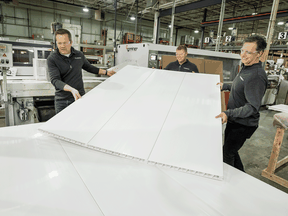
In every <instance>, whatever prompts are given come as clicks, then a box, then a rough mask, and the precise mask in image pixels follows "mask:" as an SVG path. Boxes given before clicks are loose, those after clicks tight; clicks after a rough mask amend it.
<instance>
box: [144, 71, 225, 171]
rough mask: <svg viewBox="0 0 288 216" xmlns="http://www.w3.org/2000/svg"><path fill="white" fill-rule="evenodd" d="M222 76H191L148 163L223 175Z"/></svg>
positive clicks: (187, 75)
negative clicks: (220, 80)
mask: <svg viewBox="0 0 288 216" xmlns="http://www.w3.org/2000/svg"><path fill="white" fill-rule="evenodd" d="M217 82H219V76H217V75H208V74H188V73H186V76H185V79H184V81H183V83H182V85H181V87H180V89H179V92H178V94H177V97H176V99H175V101H174V103H173V106H172V108H171V110H170V112H169V115H168V117H167V119H166V121H165V123H164V125H163V128H162V130H161V133H160V135H159V137H158V139H157V142H156V144H155V147H154V149H153V151H152V153H151V156H150V157H149V159H148V160H149V161H155V162H158V163H162V164H167V165H171V166H176V167H180V168H183V169H189V170H191V169H192V170H193V171H197V172H203V173H206V174H212V175H215V176H216V177H217V176H222V175H223V165H222V164H223V163H222V128H221V119H215V116H217V115H218V114H220V113H221V99H220V90H219V86H217V85H216V83H217Z"/></svg>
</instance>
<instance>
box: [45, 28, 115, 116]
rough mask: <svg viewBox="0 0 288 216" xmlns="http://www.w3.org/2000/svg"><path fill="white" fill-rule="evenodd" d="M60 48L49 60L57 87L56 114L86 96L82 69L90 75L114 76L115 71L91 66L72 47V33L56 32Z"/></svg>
mask: <svg viewBox="0 0 288 216" xmlns="http://www.w3.org/2000/svg"><path fill="white" fill-rule="evenodd" d="M55 37H56V42H57V46H58V48H57V49H56V50H55V51H54V52H53V53H51V55H50V56H49V57H48V59H47V64H48V71H49V75H50V79H51V83H52V84H53V85H54V86H55V89H56V92H55V111H56V114H57V113H59V112H60V111H61V110H63V109H65V108H66V107H67V106H69V105H70V104H72V103H73V102H74V101H76V100H78V99H79V98H81V96H83V95H84V94H85V90H84V83H83V79H82V68H83V69H84V70H86V71H88V72H90V73H94V74H103V75H108V76H112V75H113V74H114V73H115V72H114V71H107V70H103V69H99V68H97V67H94V66H93V65H91V64H90V63H89V62H88V61H87V59H86V58H85V56H84V54H83V53H82V52H80V51H78V50H75V49H74V48H73V47H72V39H71V33H70V32H69V31H68V30H66V29H58V30H57V31H56V32H55Z"/></svg>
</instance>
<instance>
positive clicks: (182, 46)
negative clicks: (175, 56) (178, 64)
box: [176, 45, 187, 53]
mask: <svg viewBox="0 0 288 216" xmlns="http://www.w3.org/2000/svg"><path fill="white" fill-rule="evenodd" d="M176 50H184V51H185V52H186V53H187V47H186V46H185V45H179V46H178V47H177V49H176Z"/></svg>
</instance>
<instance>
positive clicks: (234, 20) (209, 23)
mask: <svg viewBox="0 0 288 216" xmlns="http://www.w3.org/2000/svg"><path fill="white" fill-rule="evenodd" d="M270 14H271V13H262V14H257V15H251V16H241V17H233V18H227V19H224V20H223V24H230V23H238V22H246V21H254V20H263V19H270ZM287 16H288V10H284V11H278V13H277V18H279V17H287ZM201 24H202V25H201V26H202V27H207V26H214V25H218V24H219V20H213V21H207V22H202V23H201Z"/></svg>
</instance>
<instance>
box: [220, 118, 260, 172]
mask: <svg viewBox="0 0 288 216" xmlns="http://www.w3.org/2000/svg"><path fill="white" fill-rule="evenodd" d="M257 128H258V126H245V125H241V124H238V123H235V122H227V125H226V129H225V137H224V145H223V161H224V162H225V163H227V164H229V165H231V166H233V167H235V168H237V169H239V170H241V171H243V172H244V167H243V164H242V161H241V158H240V156H239V153H238V151H239V150H240V148H241V147H242V146H243V144H244V142H245V141H246V139H249V138H250V137H251V136H252V134H253V133H254V132H255V131H256V129H257Z"/></svg>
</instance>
